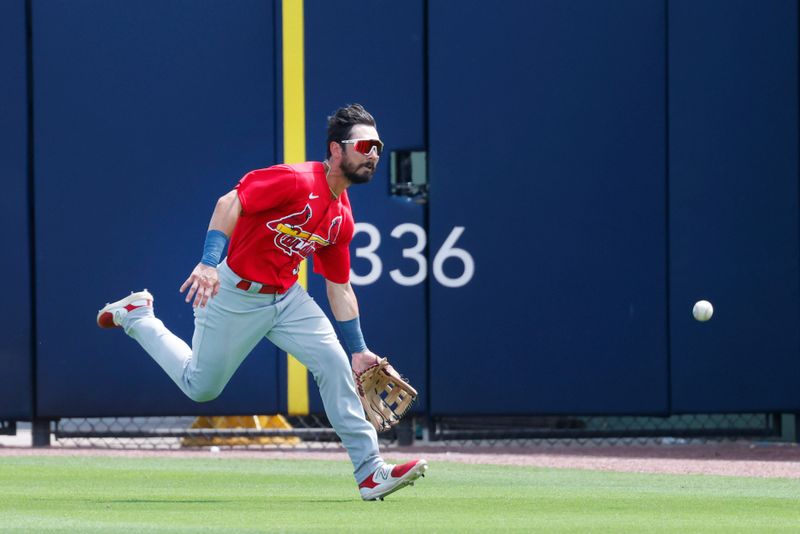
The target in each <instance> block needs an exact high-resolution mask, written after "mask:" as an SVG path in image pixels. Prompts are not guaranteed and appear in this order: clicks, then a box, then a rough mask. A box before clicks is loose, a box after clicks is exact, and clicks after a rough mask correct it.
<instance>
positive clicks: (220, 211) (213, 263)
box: [180, 189, 242, 308]
mask: <svg viewBox="0 0 800 534" xmlns="http://www.w3.org/2000/svg"><path fill="white" fill-rule="evenodd" d="M241 212H242V204H241V202H239V195H238V193H237V191H236V190H235V189H234V190H233V191H231V192H229V193H228V194H226V195H225V196H222V197H220V198H219V200H217V205H216V206H215V207H214V213H212V214H211V222H210V223H209V224H208V233H207V234H206V243H205V247H204V248H203V258H202V259H201V260H200V263H198V264H197V266H196V267H195V268H194V270H192V274H190V275H189V278H187V279H186V281H185V282H184V283H183V284H182V285H181V288H180V292H181V293H183V292H184V291H186V290H187V289H188V290H189V291H188V292H187V293H186V302H189V301H191V300H192V298H193V297H194V302H192V306H193V307H195V308H197V307H198V306H200V307H201V308H202V307H203V306H205V305H206V304H207V303H208V299H210V298H211V297H213V296H214V295H216V294H217V293H219V276H218V275H217V265H218V264H219V262H220V261H221V260H222V251H223V250H224V248H225V245H226V244H227V241H228V237H230V235H231V234H232V233H233V229H234V228H235V227H236V222H237V221H238V220H239V215H240V214H241Z"/></svg>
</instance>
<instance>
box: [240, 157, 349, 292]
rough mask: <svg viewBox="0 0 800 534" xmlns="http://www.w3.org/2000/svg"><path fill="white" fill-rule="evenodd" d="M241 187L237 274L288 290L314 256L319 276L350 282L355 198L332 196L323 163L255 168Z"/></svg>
mask: <svg viewBox="0 0 800 534" xmlns="http://www.w3.org/2000/svg"><path fill="white" fill-rule="evenodd" d="M236 189H237V192H238V194H239V201H240V202H241V204H242V213H241V216H240V217H239V220H238V222H237V223H236V227H235V228H234V230H233V235H232V236H231V239H230V243H229V245H228V266H230V268H231V269H233V271H234V272H235V273H236V274H238V275H239V276H241V277H242V278H245V279H246V280H251V281H254V282H259V283H261V284H265V285H269V286H275V287H278V288H280V289H282V290H285V289H288V288H289V287H291V285H292V284H294V283H295V282H296V281H297V273H298V271H299V270H300V262H301V261H302V260H303V259H304V258H307V257H308V256H309V255H310V254H312V253H313V254H314V271H315V272H317V273H319V274H321V275H322V276H324V277H325V278H327V279H328V280H330V281H332V282H335V283H339V284H343V283H345V282H347V281H348V280H349V279H350V250H349V248H348V246H349V244H350V241H351V240H352V238H353V228H354V224H353V213H352V211H351V209H350V200H349V199H348V198H347V192H346V191H344V192H343V193H342V194H341V195H340V196H339V198H336V199H334V198H333V195H332V194H331V191H330V188H329V187H328V182H327V180H326V179H325V167H324V165H323V164H322V163H319V162H307V163H300V164H297V165H275V166H274V167H269V168H267V169H259V170H255V171H252V172H250V173H248V174H246V175H245V176H244V178H242V179H241V180H240V181H239V183H238V184H237V186H236Z"/></svg>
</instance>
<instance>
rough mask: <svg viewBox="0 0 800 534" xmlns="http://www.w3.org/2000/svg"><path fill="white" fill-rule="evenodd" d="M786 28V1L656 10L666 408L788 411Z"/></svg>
mask: <svg viewBox="0 0 800 534" xmlns="http://www.w3.org/2000/svg"><path fill="white" fill-rule="evenodd" d="M797 26H798V13H797V2H795V1H793V0H783V1H779V0H776V1H771V2H756V1H741V0H739V1H733V2H732V1H727V0H702V1H696V0H691V1H689V0H672V1H671V2H670V3H669V39H670V49H669V54H670V57H669V72H670V75H669V92H670V106H669V110H670V116H669V120H670V236H671V241H670V258H671V265H670V270H671V275H672V276H671V292H670V293H671V294H670V302H671V310H670V317H671V326H672V332H671V346H672V403H673V410H674V411H675V412H678V413H685V412H737V411H798V410H800V389H798V377H800V357H798V355H800V329H798V324H800V301H798V272H800V270H799V267H800V266H799V265H798V255H799V254H800V252H799V251H798V246H799V245H798V77H797V65H798V51H797V50H798V28H797ZM699 299H707V300H710V301H711V302H712V303H713V304H714V307H715V313H714V317H713V318H712V319H711V321H709V322H707V323H698V322H696V321H694V320H693V319H692V316H691V309H692V305H693V303H694V302H695V301H697V300H699Z"/></svg>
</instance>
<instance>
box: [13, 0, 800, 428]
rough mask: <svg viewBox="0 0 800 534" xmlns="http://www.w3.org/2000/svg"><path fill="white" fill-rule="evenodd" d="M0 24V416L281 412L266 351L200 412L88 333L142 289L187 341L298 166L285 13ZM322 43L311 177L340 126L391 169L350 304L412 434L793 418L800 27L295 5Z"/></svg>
mask: <svg viewBox="0 0 800 534" xmlns="http://www.w3.org/2000/svg"><path fill="white" fill-rule="evenodd" d="M288 1H291V0H288ZM26 9H27V11H28V12H29V13H28V14H27V15H26ZM0 10H1V11H0V30H2V31H0V39H1V40H2V41H0V42H2V44H3V46H2V47H0V67H2V68H0V94H1V95H2V107H0V164H1V165H2V167H1V168H2V169H3V176H4V183H5V184H6V188H5V190H4V196H3V208H4V209H3V214H4V215H3V217H4V219H3V220H4V222H5V223H6V224H5V225H4V226H5V227H6V229H7V231H8V232H9V235H10V238H9V239H10V244H11V245H12V247H10V249H11V250H14V251H15V252H17V254H16V255H15V257H14V258H13V259H12V260H9V261H6V262H3V264H2V267H0V268H1V269H2V273H3V275H4V276H3V278H4V279H6V280H8V281H10V282H11V283H10V284H9V285H10V286H11V287H9V288H8V289H7V301H8V302H9V303H11V305H9V306H6V307H5V308H4V311H2V312H0V313H3V314H4V324H6V325H7V332H8V333H7V335H6V336H4V339H3V341H2V342H0V343H2V344H1V345H0V369H2V373H0V417H2V418H10V419H30V418H58V417H81V416H113V415H120V416H125V415H192V414H208V415H224V414H240V413H274V412H286V410H287V395H289V394H290V392H289V391H288V390H289V387H290V386H289V384H288V382H287V378H286V375H287V366H286V358H285V356H284V355H283V354H279V353H278V351H277V350H276V349H275V348H274V347H272V346H271V345H270V344H269V343H267V342H264V343H262V344H261V345H259V346H258V347H257V349H256V350H255V351H254V353H253V354H252V355H251V357H250V358H248V359H247V361H246V362H245V364H244V365H243V366H242V368H241V369H240V370H239V372H238V373H237V374H236V375H235V376H234V378H233V380H232V382H231V383H230V384H229V386H228V388H227V389H226V390H225V391H224V392H223V394H222V395H221V396H220V397H219V398H218V399H217V400H215V401H212V402H210V403H207V404H194V403H192V402H191V401H189V400H188V399H186V398H184V397H183V396H182V394H181V393H180V392H179V391H178V389H177V388H176V387H175V386H174V384H172V383H171V382H170V380H169V379H168V378H167V377H166V375H164V374H163V373H162V372H161V371H160V370H159V369H158V368H157V366H156V365H155V364H154V363H153V362H152V361H151V360H150V359H149V358H148V357H147V356H146V355H145V354H144V353H143V352H142V351H141V349H140V348H139V347H138V345H136V344H135V343H134V342H132V341H131V340H130V339H127V338H126V337H125V336H124V335H122V334H121V333H119V332H101V331H98V330H97V328H96V326H95V325H94V313H95V310H96V309H97V308H98V307H99V306H101V305H102V304H103V303H104V302H106V301H107V300H110V299H116V298H119V296H121V295H123V294H125V293H126V292H127V291H130V290H138V289H141V288H142V287H147V288H149V289H150V290H151V291H152V292H153V293H154V294H155V295H156V308H157V311H158V315H159V317H160V318H161V319H162V320H164V322H165V323H166V324H167V326H168V327H170V328H171V329H172V330H173V331H174V332H175V333H176V334H178V335H179V336H181V337H183V338H184V339H187V340H188V339H189V338H190V337H191V331H192V313H191V310H190V308H189V307H188V306H187V305H186V304H184V303H183V301H182V299H181V297H180V295H178V292H177V288H178V287H179V286H180V284H181V282H182V281H183V280H184V279H185V277H186V276H187V274H188V273H189V271H190V270H191V268H192V267H193V265H194V264H195V263H196V261H197V259H198V256H199V251H200V249H201V247H202V240H203V236H204V234H205V228H206V225H207V222H208V218H209V215H210V213H211V211H212V209H213V206H214V202H215V200H216V198H217V197H218V196H220V195H222V194H224V193H225V192H227V191H228V190H230V188H231V187H232V186H233V185H234V184H235V183H236V181H237V180H238V179H239V177H240V176H241V175H243V174H244V173H245V172H247V171H248V170H250V169H252V168H258V167H264V166H268V165H271V164H274V163H277V162H279V161H280V160H281V157H282V156H281V155H282V154H283V138H282V136H283V131H284V129H283V126H284V121H283V96H284V95H283V94H282V87H283V86H282V81H283V72H284V70H283V69H284V67H285V66H286V65H285V64H284V63H285V62H288V61H296V60H297V59H298V58H291V57H289V58H283V57H282V32H283V28H282V12H281V11H282V5H281V2H264V1H260V0H241V1H239V2H235V3H231V2H222V1H216V2H215V1H207V2H190V1H178V0H170V1H156V0H148V1H144V2H125V1H121V0H120V1H112V2H93V1H89V0H75V1H72V2H56V1H44V0H38V1H37V0H33V1H30V2H25V1H22V0H16V1H11V2H6V3H4V4H3V5H2V7H0ZM304 18H305V20H304V24H303V31H304V33H305V37H304V46H305V53H304V55H303V57H302V58H301V59H302V60H303V61H302V63H301V64H302V65H303V69H302V72H303V73H304V77H305V79H304V81H305V97H304V101H305V109H304V112H305V117H306V120H305V124H304V127H305V131H306V154H307V157H308V158H309V159H322V158H323V157H324V149H325V137H324V136H325V132H324V128H325V118H326V116H327V115H328V114H329V113H330V112H331V111H332V110H334V109H335V108H336V107H338V106H340V105H342V104H346V103H349V102H356V101H357V102H361V103H363V104H364V105H365V106H366V107H367V108H368V109H369V110H370V111H371V112H372V113H373V114H374V115H375V116H376V118H377V120H378V123H379V130H380V132H381V135H382V137H383V139H384V140H385V141H386V144H387V145H386V150H387V157H386V158H384V161H382V162H381V166H380V167H379V170H378V172H377V173H376V177H375V180H374V182H373V183H372V184H370V185H369V186H365V187H358V188H353V189H352V190H351V192H352V194H351V198H352V201H353V205H354V212H355V215H356V219H357V221H358V222H359V226H358V232H357V234H356V236H355V238H354V241H353V245H352V255H353V282H354V284H355V285H356V286H357V287H356V292H357V294H358V295H359V303H360V305H361V309H362V313H363V319H362V324H363V326H364V330H365V333H366V336H367V341H368V343H369V344H370V346H371V347H372V348H373V349H374V350H376V351H378V352H381V353H384V354H387V355H389V356H390V357H391V358H392V360H393V362H395V364H396V365H397V367H398V368H400V369H401V370H402V371H403V373H404V374H405V375H407V376H408V377H409V378H410V380H411V381H412V382H413V383H414V384H415V386H418V388H419V390H420V392H421V397H420V403H418V405H417V406H416V408H415V409H416V410H417V412H418V413H426V414H430V415H465V414H469V415H474V414H490V415H491V414H586V415H589V414H608V415H612V414H642V415H645V414H647V415H667V414H671V413H707V412H747V411H785V412H798V411H800V393H798V387H797V386H798V379H800V337H798V331H799V330H798V325H799V324H800V301H799V300H798V282H799V281H800V278H799V277H800V265H799V264H798V258H800V250H799V249H798V247H800V245H798V243H800V240H799V239H798V237H800V236H798V225H799V224H800V221H799V220H798V219H799V218H798V202H799V199H800V192H798V155H799V153H798V127H799V126H800V123H799V122H798V12H797V4H796V2H793V1H783V0H772V1H769V2H755V1H737V2H729V1H723V0H702V1H688V0H669V1H665V0H621V1H614V2H610V1H603V2H598V1H596V0H572V1H569V2H563V1H544V0H542V1H535V2H529V1H507V2H503V4H502V9H497V8H496V7H494V8H491V9H487V7H486V3H485V2H479V1H477V0H474V1H473V0H463V1H460V2H458V4H457V8H456V7H454V3H451V2H445V1H443V0H414V1H409V2H402V3H399V2H389V1H376V2H370V3H367V4H362V5H355V4H353V5H351V4H348V3H334V2H326V1H323V0H305V4H304ZM27 29H29V30H30V31H29V32H28V33H26V31H27ZM26 41H27V43H28V44H26ZM26 64H29V65H30V69H31V70H29V71H28V70H26ZM28 75H30V76H29V77H30V81H32V83H28V82H27V81H26V79H27V78H28ZM29 99H30V100H29ZM29 101H30V103H31V107H30V111H31V114H30V116H29V107H28V102H29ZM29 129H30V131H31V132H32V136H31V143H29V142H28V140H29V139H28V131H29ZM398 150H417V151H422V150H424V151H426V152H427V175H428V180H429V185H430V195H429V198H428V203H427V204H420V203H417V202H413V201H409V200H407V199H403V198H399V197H394V196H391V195H390V194H389V174H390V172H389V157H388V153H389V152H392V151H398ZM29 193H30V194H29ZM31 214H33V217H32V218H31ZM31 250H33V258H34V262H33V263H31V262H29V258H30V254H31ZM309 290H310V291H311V293H312V294H313V295H315V296H316V297H317V298H318V300H319V301H320V302H321V303H322V304H323V306H325V305H324V301H325V298H324V297H323V295H324V283H323V281H322V280H321V279H320V278H319V277H318V276H315V275H312V276H311V277H310V279H309ZM32 295H35V300H33V297H32ZM699 299H708V300H710V301H712V302H713V303H714V304H715V306H716V314H715V316H714V318H713V319H712V320H711V321H710V322H708V323H705V324H701V323H697V322H696V321H694V320H693V319H692V318H691V306H692V304H693V302H694V301H696V300H699ZM326 310H327V308H326ZM34 336H35V343H33V342H32V340H33V338H34ZM309 409H310V411H311V412H320V411H321V410H322V405H321V401H320V399H319V396H318V394H317V392H316V389H315V388H314V387H311V388H309Z"/></svg>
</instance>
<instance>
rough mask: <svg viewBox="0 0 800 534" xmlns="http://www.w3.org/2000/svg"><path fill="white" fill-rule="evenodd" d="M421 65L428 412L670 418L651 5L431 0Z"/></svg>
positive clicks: (657, 8)
mask: <svg viewBox="0 0 800 534" xmlns="http://www.w3.org/2000/svg"><path fill="white" fill-rule="evenodd" d="M429 54H430V56H429V57H430V63H429V65H430V68H429V79H430V106H429V109H430V182H431V201H430V218H431V222H430V225H431V227H430V232H431V243H430V244H431V258H432V264H433V270H434V272H435V273H436V280H435V282H434V283H433V285H432V289H431V310H430V313H431V364H430V372H431V377H430V385H431V410H432V413H433V414H435V415H447V414H498V413H499V414H502V413H508V414H512V413H516V414H529V413H586V414H589V413H609V414H610V413H642V414H644V413H666V412H667V410H668V398H667V390H668V386H667V369H668V361H667V349H666V342H667V335H666V242H665V239H666V233H665V229H666V206H665V187H666V184H665V179H666V178H665V172H666V171H665V163H666V156H665V109H666V108H665V13H664V3H663V1H660V0H658V1H656V0H649V1H642V0H625V1H617V2H596V1H594V0H577V1H570V2H563V1H560V0H559V1H539V2H527V1H518V2H505V3H503V9H486V3H485V2H483V1H477V0H471V1H463V2H459V5H458V9H452V5H451V4H450V3H448V2H441V1H436V0H433V1H431V2H430V11H429ZM437 258H438V259H437ZM471 262H474V265H472V266H470V263H471ZM454 370H457V371H456V372H454ZM476 387H478V388H479V391H480V394H479V395H476V394H475V392H476V389H475V388H476Z"/></svg>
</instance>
